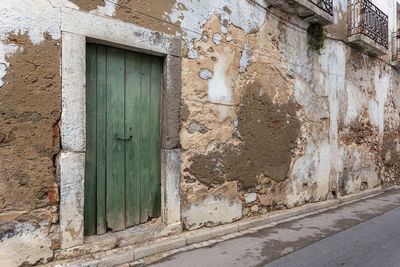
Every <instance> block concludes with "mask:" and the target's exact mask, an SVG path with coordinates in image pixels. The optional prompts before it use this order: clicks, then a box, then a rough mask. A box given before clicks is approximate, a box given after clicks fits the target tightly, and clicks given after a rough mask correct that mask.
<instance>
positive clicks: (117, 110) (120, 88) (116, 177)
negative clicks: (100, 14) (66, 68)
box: [106, 47, 125, 231]
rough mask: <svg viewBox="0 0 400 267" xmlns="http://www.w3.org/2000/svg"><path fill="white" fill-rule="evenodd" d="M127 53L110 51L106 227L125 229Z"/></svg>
mask: <svg viewBox="0 0 400 267" xmlns="http://www.w3.org/2000/svg"><path fill="white" fill-rule="evenodd" d="M124 87H125V52H124V51H123V50H121V49H116V48H111V47H109V48H107V182H106V183H107V193H106V199H107V201H106V204H107V209H106V211H107V225H108V227H109V228H111V229H112V230H113V231H118V230H122V229H124V228H125V168H124V165H125V156H124V145H125V144H124V141H121V140H117V138H116V137H117V136H119V137H121V138H123V137H124V116H125V115H124V106H123V105H124V93H125V89H124Z"/></svg>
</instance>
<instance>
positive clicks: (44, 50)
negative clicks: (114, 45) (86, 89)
mask: <svg viewBox="0 0 400 267" xmlns="http://www.w3.org/2000/svg"><path fill="white" fill-rule="evenodd" d="M0 2H1V3H0V166H1V167H0V266H19V265H23V264H25V265H30V264H35V263H41V262H47V261H48V260H50V259H52V257H53V249H56V248H58V244H59V237H58V226H57V222H58V212H57V211H58V200H59V196H58V184H57V181H56V178H55V166H54V159H55V155H56V154H57V153H58V152H59V149H60V145H59V143H60V141H59V132H58V125H57V123H58V120H59V118H60V110H61V100H60V99H61V98H60V96H61V78H60V58H61V47H60V40H59V39H60V32H59V29H58V28H57V25H59V19H60V15H59V10H57V9H54V8H53V6H52V5H51V4H50V3H49V2H48V1H0ZM33 7H34V8H33Z"/></svg>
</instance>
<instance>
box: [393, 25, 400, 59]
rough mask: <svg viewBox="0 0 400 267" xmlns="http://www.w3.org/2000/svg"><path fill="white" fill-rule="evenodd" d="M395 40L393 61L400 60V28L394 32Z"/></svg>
mask: <svg viewBox="0 0 400 267" xmlns="http://www.w3.org/2000/svg"><path fill="white" fill-rule="evenodd" d="M392 36H393V37H392V38H393V42H392V49H393V56H392V61H400V29H398V30H397V31H396V32H394V33H393V34H392Z"/></svg>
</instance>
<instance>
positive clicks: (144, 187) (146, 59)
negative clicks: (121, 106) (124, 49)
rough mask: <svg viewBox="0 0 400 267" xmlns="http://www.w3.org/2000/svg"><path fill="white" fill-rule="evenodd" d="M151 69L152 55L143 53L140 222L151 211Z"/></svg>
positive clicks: (144, 219) (145, 220)
mask: <svg viewBox="0 0 400 267" xmlns="http://www.w3.org/2000/svg"><path fill="white" fill-rule="evenodd" d="M150 71H151V56H147V55H142V71H141V75H142V77H141V100H142V101H141V103H142V105H141V122H142V127H141V130H142V147H141V156H142V160H141V164H140V165H141V168H140V169H141V178H142V179H141V190H140V191H141V199H142V201H141V203H140V204H141V206H140V222H141V223H143V222H147V220H148V217H149V215H150V211H151V202H150V201H151V196H150V193H151V190H150V177H149V175H150V173H149V170H150V164H149V161H150V154H149V143H150V127H149V126H150V110H151V108H150V78H151V77H150Z"/></svg>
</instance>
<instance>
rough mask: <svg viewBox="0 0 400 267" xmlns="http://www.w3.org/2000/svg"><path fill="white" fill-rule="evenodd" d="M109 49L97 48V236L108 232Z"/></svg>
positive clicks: (99, 46) (101, 46) (100, 46)
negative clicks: (107, 125)
mask: <svg viewBox="0 0 400 267" xmlns="http://www.w3.org/2000/svg"><path fill="white" fill-rule="evenodd" d="M106 56H107V48H106V47H105V46H103V45H98V46H97V234H104V233H105V232H106V231H107V224H106V122H107V121H106V117H107V79H106V75H107V70H106V68H107V64H106Z"/></svg>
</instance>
